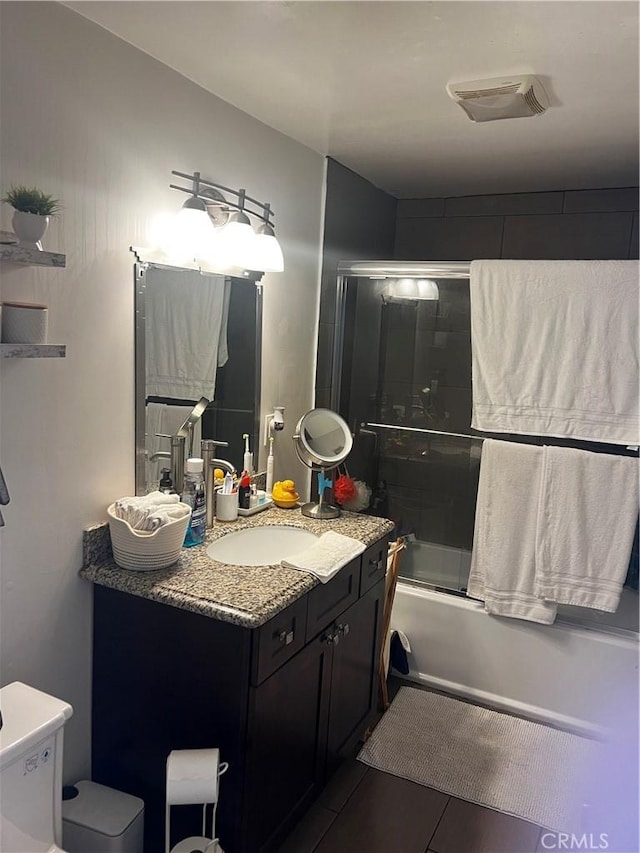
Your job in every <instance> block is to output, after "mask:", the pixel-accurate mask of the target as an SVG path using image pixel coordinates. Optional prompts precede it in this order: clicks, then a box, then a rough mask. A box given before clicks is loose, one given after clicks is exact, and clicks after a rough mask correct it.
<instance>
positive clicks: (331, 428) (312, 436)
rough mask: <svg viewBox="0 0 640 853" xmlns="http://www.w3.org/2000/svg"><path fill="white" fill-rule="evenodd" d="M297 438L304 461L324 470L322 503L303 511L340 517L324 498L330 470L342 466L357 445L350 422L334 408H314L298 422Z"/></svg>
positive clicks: (320, 484)
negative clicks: (354, 442) (327, 474)
mask: <svg viewBox="0 0 640 853" xmlns="http://www.w3.org/2000/svg"><path fill="white" fill-rule="evenodd" d="M293 440H294V442H295V446H296V453H297V454H298V458H299V459H300V461H301V462H302V463H304V464H305V465H308V466H309V467H310V468H311V469H313V470H319V471H320V474H319V475H318V496H319V499H318V503H314V502H311V503H307V504H304V506H303V507H302V509H301V512H302V514H303V515H306V516H308V517H310V518H337V517H338V516H339V515H340V509H339V507H337V506H334V505H333V504H330V503H327V502H326V501H325V500H324V491H325V488H326V487H327V486H330V485H331V482H330V481H328V480H327V478H326V472H327V471H330V470H331V469H332V468H336V467H337V466H338V465H341V464H342V463H343V462H344V460H345V459H346V458H347V456H348V455H349V453H350V452H351V448H352V446H353V438H352V436H351V433H350V432H349V427H348V426H347V423H346V421H344V420H343V418H341V417H340V415H337V414H336V413H335V412H332V411H331V409H312V410H311V411H310V412H307V413H306V415H303V416H302V417H301V418H300V420H299V421H298V425H297V427H296V430H295V433H294V435H293Z"/></svg>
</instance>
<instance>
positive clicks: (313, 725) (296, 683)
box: [243, 634, 332, 853]
mask: <svg viewBox="0 0 640 853" xmlns="http://www.w3.org/2000/svg"><path fill="white" fill-rule="evenodd" d="M331 655H332V646H331V644H330V643H327V641H326V639H325V637H324V635H323V634H321V635H320V636H318V637H316V639H315V640H313V641H312V642H311V643H309V644H308V645H307V646H305V648H304V649H302V650H301V651H300V652H299V653H298V654H297V655H295V656H294V657H293V658H291V660H289V661H287V663H286V664H285V665H284V666H282V667H281V668H280V669H278V670H277V671H276V672H275V673H274V674H273V675H272V676H271V677H270V678H268V679H267V680H266V681H264V682H263V683H262V684H261V685H260V686H259V687H256V688H253V689H252V691H251V698H250V702H251V706H250V712H249V726H248V732H249V743H248V756H247V780H248V781H247V789H248V790H247V799H246V804H245V808H244V809H243V811H244V814H245V815H246V826H245V840H246V843H245V845H244V849H245V850H248V851H251V853H258V851H267V850H272V849H275V846H276V844H277V843H278V842H279V841H280V840H281V838H282V836H283V834H284V833H285V832H286V831H287V829H288V828H289V826H290V825H291V824H292V822H293V820H294V819H295V818H297V817H298V816H299V814H301V812H302V810H303V809H304V808H306V806H307V805H308V804H309V803H310V802H311V800H312V799H313V797H314V796H315V795H316V794H317V792H318V791H319V789H320V786H321V785H322V783H323V781H324V762H325V750H326V737H327V719H328V711H329V686H330V677H331V671H330V670H331Z"/></svg>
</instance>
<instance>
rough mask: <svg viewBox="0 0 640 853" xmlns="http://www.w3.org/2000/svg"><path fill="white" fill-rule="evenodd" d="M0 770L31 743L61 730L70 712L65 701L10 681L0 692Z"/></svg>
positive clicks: (71, 710)
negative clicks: (0, 713) (0, 726)
mask: <svg viewBox="0 0 640 853" xmlns="http://www.w3.org/2000/svg"><path fill="white" fill-rule="evenodd" d="M0 711H1V712H2V729H0V768H2V767H5V766H6V765H7V764H10V763H11V762H12V761H14V759H15V758H16V757H17V756H19V755H21V754H22V753H23V752H24V751H25V750H28V749H29V747H30V745H31V744H35V743H38V742H39V741H41V740H42V739H43V738H45V737H48V735H50V734H52V733H53V732H55V731H57V730H58V729H60V728H62V726H63V725H64V724H65V722H66V721H67V720H68V719H69V717H70V716H71V715H72V713H73V708H72V707H71V705H69V703H68V702H63V701H62V700H61V699H56V698H55V696H49V694H48V693H43V692H42V691H41V690H36V689H35V688H34V687H29V686H28V685H27V684H23V683H22V682H20V681H14V682H13V683H12V684H7V685H6V687H3V688H2V689H0Z"/></svg>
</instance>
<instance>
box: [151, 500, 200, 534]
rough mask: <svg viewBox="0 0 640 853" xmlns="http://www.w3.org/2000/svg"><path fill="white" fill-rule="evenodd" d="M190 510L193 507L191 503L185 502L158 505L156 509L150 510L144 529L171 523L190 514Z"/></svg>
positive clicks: (156, 527)
mask: <svg viewBox="0 0 640 853" xmlns="http://www.w3.org/2000/svg"><path fill="white" fill-rule="evenodd" d="M190 512H191V507H190V506H189V504H183V503H177V504H171V505H168V506H160V507H156V508H155V509H153V510H150V512H149V515H148V516H147V520H146V524H145V526H144V527H143V530H157V529H158V528H159V527H163V526H164V525H165V524H170V523H171V522H172V521H177V520H178V519H181V518H184V517H185V515H189V513H190Z"/></svg>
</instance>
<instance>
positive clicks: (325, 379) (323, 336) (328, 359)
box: [316, 323, 335, 388]
mask: <svg viewBox="0 0 640 853" xmlns="http://www.w3.org/2000/svg"><path fill="white" fill-rule="evenodd" d="M334 328H335V327H334V326H333V325H332V324H331V323H320V324H319V326H318V363H317V366H316V387H317V388H329V387H331V368H332V363H333V332H334Z"/></svg>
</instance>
